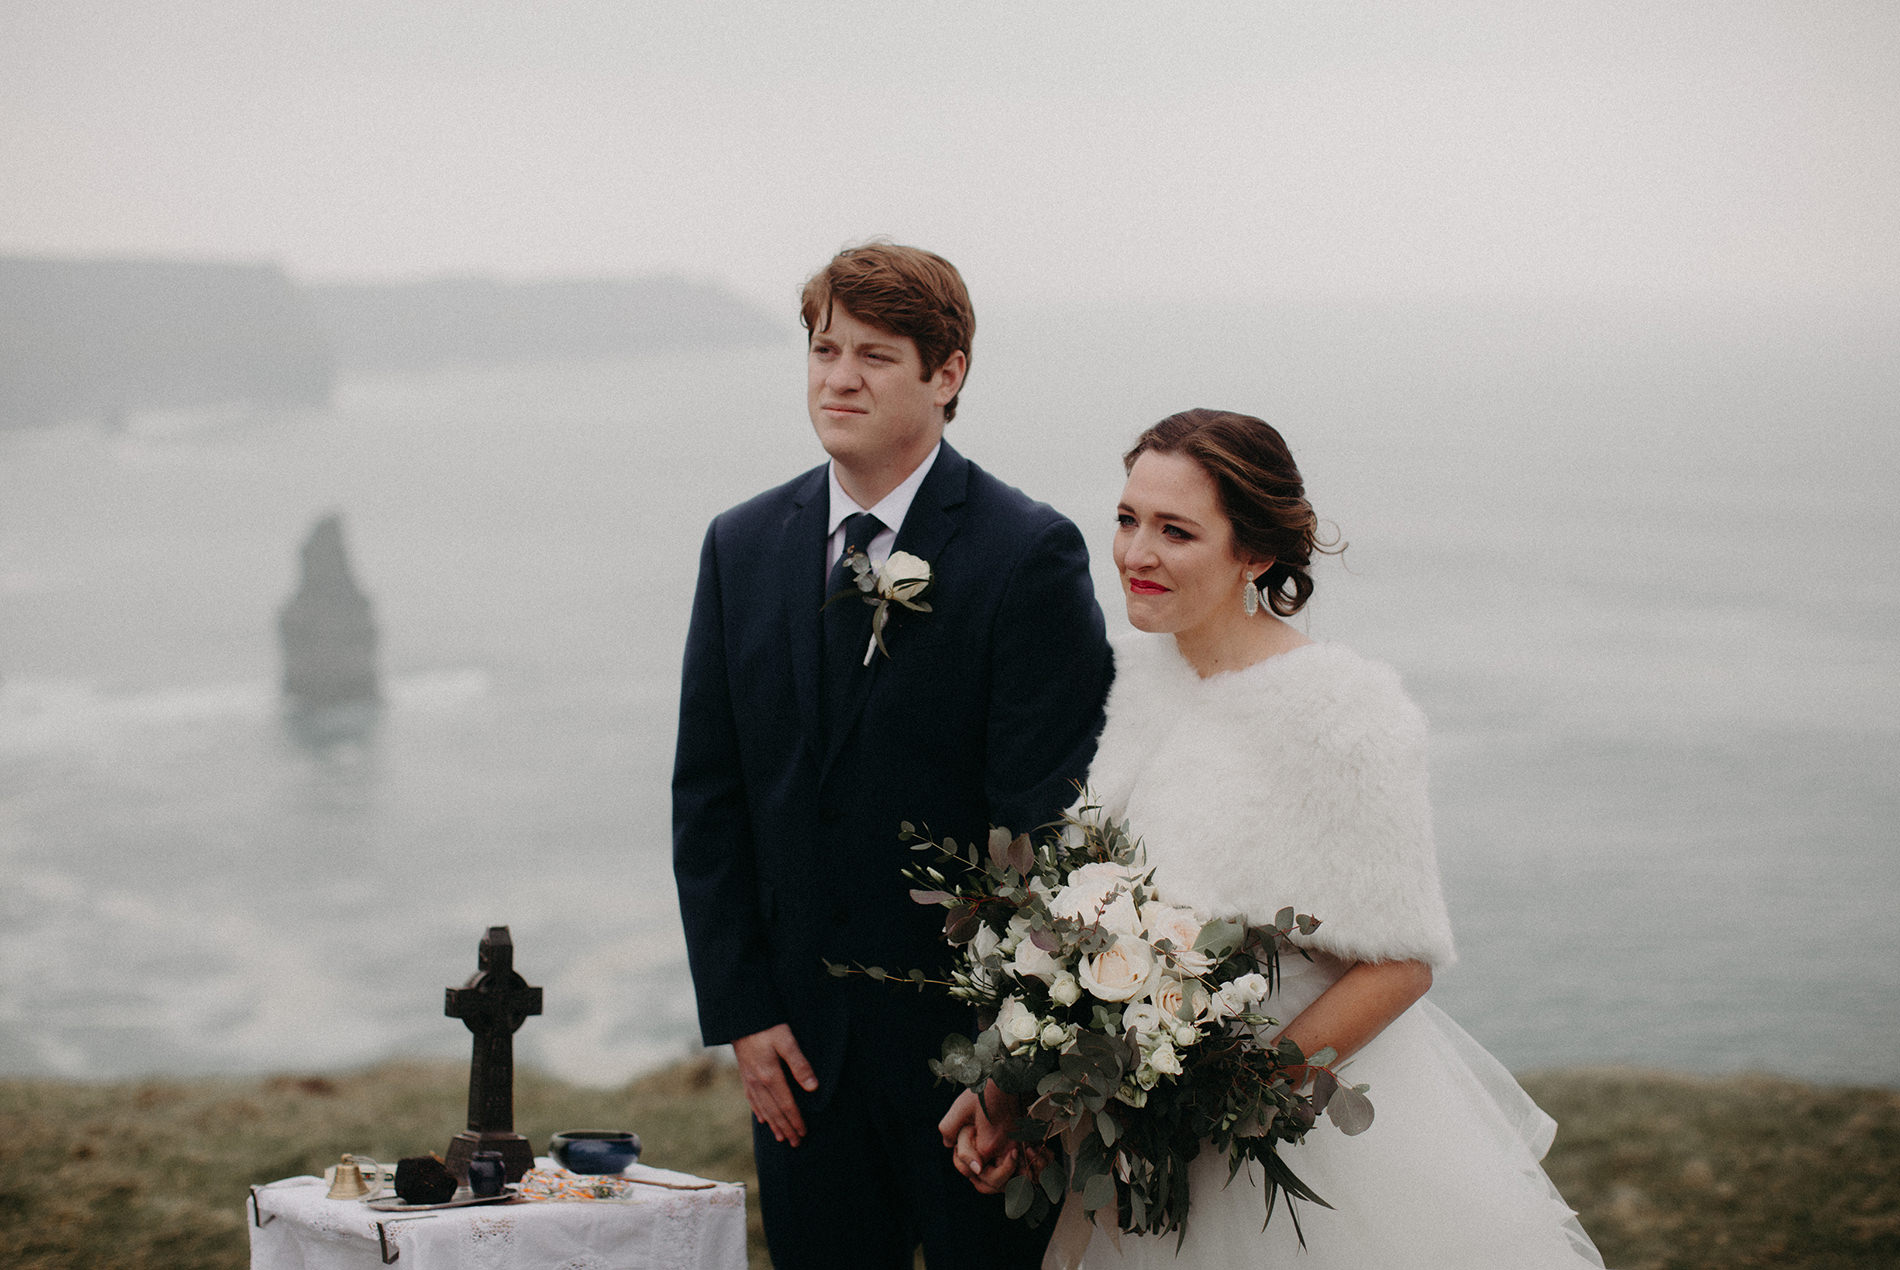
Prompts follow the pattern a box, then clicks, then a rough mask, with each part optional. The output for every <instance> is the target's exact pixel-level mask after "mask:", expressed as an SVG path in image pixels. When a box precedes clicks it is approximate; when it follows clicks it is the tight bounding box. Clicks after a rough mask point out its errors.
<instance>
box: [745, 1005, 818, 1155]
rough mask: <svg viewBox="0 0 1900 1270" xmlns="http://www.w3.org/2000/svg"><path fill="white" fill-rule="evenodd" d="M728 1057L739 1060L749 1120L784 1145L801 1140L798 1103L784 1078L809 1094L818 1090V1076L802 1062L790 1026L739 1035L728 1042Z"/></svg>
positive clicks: (802, 1129) (802, 1120)
mask: <svg viewBox="0 0 1900 1270" xmlns="http://www.w3.org/2000/svg"><path fill="white" fill-rule="evenodd" d="M732 1054H733V1057H734V1058H736V1059H738V1061H739V1078H740V1080H742V1081H744V1082H745V1100H746V1102H747V1103H749V1104H751V1107H752V1115H753V1117H754V1118H755V1119H756V1120H758V1122H759V1123H760V1124H762V1125H764V1126H765V1127H766V1128H768V1129H770V1130H771V1131H772V1136H773V1137H774V1138H777V1139H778V1140H779V1141H780V1142H783V1143H785V1144H787V1145H788V1146H797V1145H798V1144H799V1143H800V1142H802V1141H804V1139H805V1117H804V1116H802V1115H800V1114H799V1111H798V1100H797V1098H796V1097H795V1096H794V1095H793V1094H792V1087H791V1085H790V1083H789V1082H787V1081H786V1079H785V1076H786V1073H787V1072H790V1073H791V1078H792V1079H793V1080H795V1081H797V1082H798V1086H799V1088H800V1089H803V1090H804V1091H805V1092H806V1093H808V1094H809V1093H811V1092H813V1091H814V1090H816V1089H817V1088H818V1074H817V1073H816V1072H814V1071H812V1069H811V1064H810V1063H808V1062H806V1061H805V1053H804V1051H803V1050H801V1049H799V1048H798V1042H797V1040H795V1039H794V1038H793V1037H792V1028H791V1025H790V1024H789V1023H780V1024H778V1025H777V1026H775V1027H768V1028H766V1029H765V1030H764V1031H763V1032H754V1033H752V1034H751V1035H750V1036H742V1037H740V1038H739V1039H738V1040H736V1041H734V1042H733V1043H732Z"/></svg>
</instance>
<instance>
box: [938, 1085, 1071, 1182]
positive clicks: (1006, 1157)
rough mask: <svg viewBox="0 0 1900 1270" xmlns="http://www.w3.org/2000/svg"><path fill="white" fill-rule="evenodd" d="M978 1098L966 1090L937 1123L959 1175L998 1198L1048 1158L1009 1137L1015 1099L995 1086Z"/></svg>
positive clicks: (988, 1088) (1014, 1118)
mask: <svg viewBox="0 0 1900 1270" xmlns="http://www.w3.org/2000/svg"><path fill="white" fill-rule="evenodd" d="M983 1093H984V1096H983V1098H982V1099H978V1097H977V1096H976V1093H975V1092H974V1091H972V1090H968V1089H966V1090H964V1091H963V1092H962V1093H961V1094H958V1095H957V1100H956V1101H955V1102H953V1103H951V1104H950V1110H949V1111H948V1112H946V1113H945V1114H944V1117H943V1119H942V1120H941V1121H939V1122H938V1124H937V1132H938V1134H939V1135H940V1136H941V1137H942V1138H943V1144H944V1145H945V1146H946V1147H949V1148H950V1158H951V1162H952V1163H953V1164H955V1165H956V1170H957V1172H959V1173H961V1174H963V1176H965V1177H967V1178H969V1179H970V1185H972V1186H974V1187H976V1189H977V1190H979V1191H982V1192H983V1193H984V1194H985V1195H999V1194H1001V1193H1002V1190H1003V1186H1004V1184H1005V1183H1007V1182H1008V1181H1009V1179H1010V1178H1011V1177H1012V1176H1014V1175H1015V1174H1016V1173H1017V1172H1018V1171H1019V1170H1021V1169H1024V1168H1040V1167H1041V1166H1042V1164H1043V1162H1044V1160H1045V1159H1046V1158H1047V1154H1048V1153H1047V1152H1046V1151H1044V1150H1042V1149H1041V1148H1033V1149H1025V1148H1024V1146H1023V1144H1022V1143H1020V1142H1017V1141H1016V1140H1015V1139H1014V1138H1012V1137H1011V1136H1010V1131H1011V1130H1012V1129H1013V1128H1015V1126H1016V1112H1017V1108H1016V1100H1015V1099H1014V1098H1011V1097H1009V1096H1008V1095H1007V1094H1004V1093H1002V1092H1001V1091H1000V1090H998V1089H997V1088H996V1086H994V1085H988V1086H985V1087H984V1091H983Z"/></svg>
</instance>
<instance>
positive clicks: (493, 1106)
mask: <svg viewBox="0 0 1900 1270" xmlns="http://www.w3.org/2000/svg"><path fill="white" fill-rule="evenodd" d="M514 961H515V945H514V941H513V939H511V938H510V937H509V935H508V928H507V927H506V926H491V927H489V928H488V933H487V934H486V935H483V936H482V942H481V945H480V949H479V953H478V957H477V961H476V965H477V966H478V967H479V969H477V970H476V972H475V974H474V975H473V976H472V977H471V978H470V979H469V981H468V982H467V983H465V984H463V985H462V986H461V987H459V988H449V989H447V994H446V996H445V998H444V1004H443V1007H442V1012H443V1013H444V1014H446V1015H448V1017H450V1018H452V1019H460V1020H462V1022H463V1023H464V1024H465V1025H467V1027H468V1030H469V1031H470V1032H472V1033H474V1052H473V1054H472V1056H471V1057H470V1060H469V1065H468V1129H467V1131H466V1132H464V1133H458V1134H457V1135H455V1140H454V1141H453V1142H451V1143H450V1144H449V1154H448V1159H447V1161H446V1163H447V1164H448V1167H449V1171H450V1172H451V1173H454V1174H455V1175H456V1176H457V1177H460V1178H466V1177H467V1175H468V1162H469V1160H470V1159H471V1158H472V1157H473V1156H474V1153H475V1152H476V1151H499V1152H501V1156H502V1162H503V1163H504V1164H505V1165H506V1166H507V1171H508V1179H509V1180H510V1181H518V1180H519V1179H520V1177H521V1175H522V1174H523V1173H525V1172H527V1171H528V1170H529V1169H531V1168H533V1167H534V1152H533V1150H532V1149H531V1148H530V1147H529V1146H528V1141H527V1139H525V1138H523V1137H521V1136H520V1135H519V1134H517V1133H515V1131H514V1128H515V1033H516V1032H517V1031H519V1030H520V1029H521V1025H522V1024H523V1023H525V1022H527V1021H528V1016H529V1015H532V1014H539V1013H541V989H539V988H531V987H529V986H528V981H527V980H526V979H523V978H522V977H521V976H520V975H519V974H517V973H516V972H515V967H514Z"/></svg>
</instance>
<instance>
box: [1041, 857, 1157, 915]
mask: <svg viewBox="0 0 1900 1270" xmlns="http://www.w3.org/2000/svg"><path fill="white" fill-rule="evenodd" d="M1135 876H1136V875H1135V874H1134V873H1133V872H1131V871H1130V870H1129V869H1128V868H1126V867H1125V866H1123V865H1119V864H1112V863H1110V862H1108V861H1106V860H1098V861H1096V862H1094V863H1093V864H1085V865H1083V866H1082V867H1081V868H1079V869H1077V870H1076V871H1075V872H1073V873H1071V874H1070V875H1069V882H1068V885H1067V886H1064V887H1063V888H1062V889H1061V890H1060V891H1058V892H1056V897H1055V898H1054V899H1053V900H1051V901H1049V912H1050V913H1051V914H1053V915H1054V916H1056V917H1073V918H1078V919H1080V920H1081V921H1084V922H1092V921H1094V920H1095V919H1096V918H1097V917H1098V916H1100V915H1101V912H1102V908H1103V906H1104V905H1106V904H1107V903H1108V901H1109V897H1110V896H1111V895H1114V894H1115V893H1116V892H1117V891H1120V892H1122V893H1124V894H1125V893H1126V892H1128V891H1129V890H1130V889H1131V888H1132V887H1133V886H1134V879H1135Z"/></svg>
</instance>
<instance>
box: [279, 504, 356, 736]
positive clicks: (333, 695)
mask: <svg viewBox="0 0 1900 1270" xmlns="http://www.w3.org/2000/svg"><path fill="white" fill-rule="evenodd" d="M277 632H278V637H279V639H280V640H281V642H282V644H283V649H284V695H285V696H287V697H289V698H291V699H292V700H293V701H294V702H296V703H297V704H300V705H309V706H331V705H342V704H345V703H348V702H354V701H375V700H376V699H377V697H378V695H379V694H378V692H377V688H376V621H375V618H374V617H373V616H372V615H371V613H370V603H369V597H368V596H366V595H364V594H363V592H362V590H361V589H360V588H359V587H358V586H357V585H356V579H355V578H353V577H351V576H350V561H349V556H348V555H347V554H346V553H345V551H344V549H343V520H342V518H341V517H340V516H338V515H336V514H334V513H332V514H331V515H328V516H325V517H323V519H321V520H319V521H318V522H317V523H316V526H315V527H314V528H312V529H311V531H310V536H309V537H308V538H306V539H305V540H304V544H303V577H302V580H301V581H300V582H299V583H298V585H297V593H296V594H295V595H293V596H291V597H290V600H289V602H288V603H286V604H285V605H284V607H283V611H282V612H280V613H279V614H278V615H277Z"/></svg>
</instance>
